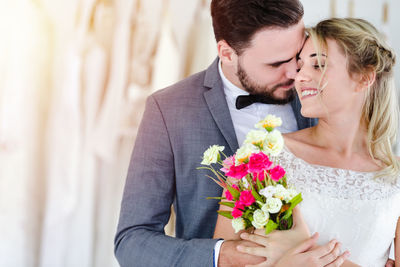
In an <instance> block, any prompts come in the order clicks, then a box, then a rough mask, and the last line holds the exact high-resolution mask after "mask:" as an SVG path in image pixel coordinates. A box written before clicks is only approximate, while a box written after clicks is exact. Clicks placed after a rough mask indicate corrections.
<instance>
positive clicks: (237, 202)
mask: <svg viewBox="0 0 400 267" xmlns="http://www.w3.org/2000/svg"><path fill="white" fill-rule="evenodd" d="M235 209H240V210H242V211H243V210H244V204H243V202H242V201H240V200H239V201H236V202H235Z"/></svg>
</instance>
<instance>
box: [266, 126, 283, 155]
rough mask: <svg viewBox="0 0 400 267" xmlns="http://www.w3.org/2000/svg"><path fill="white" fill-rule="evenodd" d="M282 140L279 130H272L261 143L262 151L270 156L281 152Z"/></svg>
mask: <svg viewBox="0 0 400 267" xmlns="http://www.w3.org/2000/svg"><path fill="white" fill-rule="evenodd" d="M283 145H284V142H283V137H282V134H281V132H279V131H277V130H273V131H272V132H270V133H268V134H267V136H266V138H265V140H264V145H263V152H264V153H265V154H267V155H270V156H277V155H278V154H279V153H281V151H282V148H283Z"/></svg>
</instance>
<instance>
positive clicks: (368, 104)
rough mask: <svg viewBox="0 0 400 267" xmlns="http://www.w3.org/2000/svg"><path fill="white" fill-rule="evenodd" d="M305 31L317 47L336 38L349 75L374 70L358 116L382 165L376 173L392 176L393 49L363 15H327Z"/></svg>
mask: <svg viewBox="0 0 400 267" xmlns="http://www.w3.org/2000/svg"><path fill="white" fill-rule="evenodd" d="M307 32H308V34H309V36H310V37H311V39H313V41H314V43H317V44H319V46H318V47H319V49H321V47H327V44H326V40H327V39H332V40H335V41H336V43H337V44H338V46H339V48H340V49H341V50H342V52H343V53H344V55H345V56H346V58H347V70H348V72H349V74H350V76H352V75H356V74H357V75H362V76H364V77H366V78H367V77H369V76H368V75H369V74H371V73H375V81H374V82H373V83H372V84H369V86H368V90H367V93H366V99H365V102H364V106H363V113H362V114H363V117H362V118H361V119H362V120H363V121H362V122H363V123H364V122H365V124H366V125H367V131H368V135H367V145H368V149H369V152H370V155H371V157H372V158H374V159H376V160H379V161H381V162H382V163H383V164H384V165H385V168H384V169H383V171H382V172H381V173H380V175H379V176H383V175H388V176H390V177H396V176H397V175H398V174H399V172H400V162H399V160H398V159H397V158H396V156H395V155H394V153H393V150H392V146H393V145H394V144H395V142H396V137H397V136H396V135H397V131H398V129H399V104H398V96H397V94H396V87H395V81H394V77H393V72H394V70H393V67H394V65H395V62H396V55H395V53H394V50H393V49H392V48H390V47H389V46H388V45H387V43H386V42H385V38H384V36H382V35H381V34H380V33H379V32H378V30H377V29H376V28H375V27H374V26H373V25H372V24H371V23H369V22H367V21H365V20H363V19H356V18H332V19H327V20H323V21H321V22H320V23H318V24H317V25H316V26H315V27H313V28H309V29H307Z"/></svg>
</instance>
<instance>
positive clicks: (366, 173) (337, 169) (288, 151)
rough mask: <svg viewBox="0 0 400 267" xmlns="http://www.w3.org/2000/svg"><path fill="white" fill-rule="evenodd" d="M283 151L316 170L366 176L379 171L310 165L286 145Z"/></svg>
mask: <svg viewBox="0 0 400 267" xmlns="http://www.w3.org/2000/svg"><path fill="white" fill-rule="evenodd" d="M283 150H285V151H286V152H287V153H288V154H289V155H291V156H292V157H293V158H295V159H296V160H299V161H300V162H302V163H303V164H305V165H308V166H311V167H314V168H319V169H326V170H336V171H345V172H349V173H353V174H364V175H368V174H369V175H375V174H377V173H378V172H379V171H372V172H366V171H356V170H351V169H342V168H336V167H331V166H326V165H320V164H313V163H309V162H307V161H305V160H304V159H302V158H299V157H298V156H296V155H295V154H294V153H293V152H292V151H291V150H290V149H289V148H288V147H287V146H286V144H285V145H284V146H283Z"/></svg>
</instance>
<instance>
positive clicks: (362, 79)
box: [356, 68, 376, 92]
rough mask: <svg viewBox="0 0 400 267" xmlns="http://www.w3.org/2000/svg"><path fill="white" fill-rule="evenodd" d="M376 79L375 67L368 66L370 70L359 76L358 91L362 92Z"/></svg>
mask: <svg viewBox="0 0 400 267" xmlns="http://www.w3.org/2000/svg"><path fill="white" fill-rule="evenodd" d="M375 79H376V72H375V70H374V69H373V68H368V71H367V72H366V73H364V74H360V76H359V86H357V88H356V92H362V91H365V90H367V89H368V88H370V87H371V86H372V85H373V84H374V82H375Z"/></svg>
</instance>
